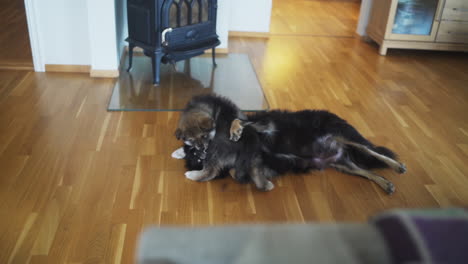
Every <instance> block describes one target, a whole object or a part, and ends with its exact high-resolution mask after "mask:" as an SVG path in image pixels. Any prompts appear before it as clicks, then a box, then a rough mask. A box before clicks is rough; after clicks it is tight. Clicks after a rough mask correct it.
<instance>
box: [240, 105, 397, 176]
mask: <svg viewBox="0 0 468 264" xmlns="http://www.w3.org/2000/svg"><path fill="white" fill-rule="evenodd" d="M248 121H249V122H252V123H254V124H253V126H254V127H256V129H257V130H259V132H262V133H261V139H262V144H263V147H264V150H268V152H269V153H276V154H278V153H282V154H292V155H294V156H296V157H301V158H302V159H313V158H317V157H319V156H323V155H324V154H325V156H327V155H326V154H327V153H328V152H330V151H332V152H334V151H333V150H331V149H330V148H327V147H326V146H324V144H321V143H320V142H318V141H317V140H318V139H319V138H322V137H326V136H327V135H330V136H333V137H342V138H345V139H347V140H349V141H352V142H356V143H358V144H362V145H364V146H367V147H369V148H370V149H372V150H374V151H375V152H377V153H379V154H382V155H384V156H387V157H389V158H392V159H395V158H396V155H395V154H394V153H393V152H392V151H391V150H389V149H388V148H385V147H382V146H375V145H374V144H372V143H371V142H370V141H369V140H367V139H365V138H364V137H363V136H362V135H361V134H360V133H359V132H358V131H357V130H356V129H355V128H354V127H353V126H351V125H350V124H349V123H348V122H346V121H345V120H343V119H341V118H340V117H338V116H337V115H335V114H333V113H330V112H328V111H324V110H303V111H298V112H289V111H279V110H273V111H264V112H257V113H254V114H252V115H249V116H248ZM267 126H271V127H269V128H267V130H268V129H271V130H272V131H265V128H266V127H267ZM325 145H326V144H325ZM324 147H325V148H324ZM333 154H336V153H328V155H333ZM346 154H347V156H348V157H349V158H350V159H351V160H352V161H353V162H355V163H356V164H359V166H360V167H362V168H364V169H375V168H388V166H387V164H385V163H383V162H381V161H380V160H378V159H376V158H374V157H373V156H370V155H366V154H364V153H361V152H359V151H356V150H355V149H353V148H348V149H347V151H346ZM266 158H267V159H268V160H271V162H267V163H268V164H269V165H270V166H272V167H274V169H275V170H276V171H278V172H280V173H284V172H286V171H290V170H293V171H303V170H304V169H323V168H324V167H323V166H319V165H317V164H315V163H312V164H310V166H305V165H304V164H299V163H301V162H303V161H302V160H301V159H296V160H294V159H292V158H290V159H287V158H286V159H280V161H281V160H282V161H283V162H279V160H278V156H277V155H276V156H274V157H270V156H268V155H267V156H266ZM325 158H326V157H324V158H323V159H325ZM295 163H296V165H295ZM325 167H326V166H325Z"/></svg>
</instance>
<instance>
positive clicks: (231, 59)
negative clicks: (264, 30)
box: [108, 53, 268, 111]
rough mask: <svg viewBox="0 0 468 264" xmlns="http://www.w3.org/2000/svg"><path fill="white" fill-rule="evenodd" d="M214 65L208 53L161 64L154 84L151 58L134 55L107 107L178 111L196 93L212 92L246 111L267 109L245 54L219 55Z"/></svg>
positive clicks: (115, 109) (131, 109)
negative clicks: (128, 71) (159, 79)
mask: <svg viewBox="0 0 468 264" xmlns="http://www.w3.org/2000/svg"><path fill="white" fill-rule="evenodd" d="M216 62H217V63H218V66H217V67H213V64H212V62H211V56H198V57H194V58H191V59H189V60H186V61H179V62H177V63H176V65H175V67H173V66H172V65H167V64H165V65H163V67H162V69H161V84H160V85H159V86H157V87H155V86H153V84H152V80H153V76H152V73H151V59H149V58H147V57H144V56H135V57H134V58H133V68H132V70H131V72H130V73H127V72H122V73H121V75H120V77H119V79H118V80H117V82H116V84H115V87H114V90H113V93H112V97H111V100H110V102H109V107H108V110H110V111H178V110H181V109H183V108H184V107H185V105H186V104H187V102H188V101H189V100H190V99H191V98H192V97H193V96H196V95H201V94H210V93H215V94H218V95H222V96H224V97H227V98H229V99H231V100H232V101H233V102H234V103H235V104H236V105H237V106H239V108H241V109H242V110H245V111H259V110H265V109H268V103H267V101H266V99H265V96H264V94H263V91H262V87H261V86H260V83H259V81H258V79H257V75H256V74H255V70H254V68H253V67H252V65H251V63H250V60H249V57H248V56H247V54H235V53H234V54H233V53H230V54H229V55H225V56H223V55H218V56H217V58H216Z"/></svg>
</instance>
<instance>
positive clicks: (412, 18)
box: [388, 0, 442, 40]
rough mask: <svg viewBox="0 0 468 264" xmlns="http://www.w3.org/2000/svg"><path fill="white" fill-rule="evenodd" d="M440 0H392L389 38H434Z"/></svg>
mask: <svg viewBox="0 0 468 264" xmlns="http://www.w3.org/2000/svg"><path fill="white" fill-rule="evenodd" d="M439 2H442V0H394V3H393V4H392V6H393V8H392V9H393V10H394V11H393V12H394V13H393V15H392V16H391V17H392V18H393V21H390V22H391V23H392V24H391V25H392V26H391V27H389V28H388V30H389V31H390V32H388V33H389V35H390V38H391V39H403V40H405V39H408V40H409V39H414V40H429V39H432V38H433V37H434V38H435V31H437V27H438V20H439V18H438V17H437V16H438V13H439V12H438V11H439V9H440V8H441V3H439Z"/></svg>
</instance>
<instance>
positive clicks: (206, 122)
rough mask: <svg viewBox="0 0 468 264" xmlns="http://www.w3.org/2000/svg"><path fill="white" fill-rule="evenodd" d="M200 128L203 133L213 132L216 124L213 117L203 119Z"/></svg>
mask: <svg viewBox="0 0 468 264" xmlns="http://www.w3.org/2000/svg"><path fill="white" fill-rule="evenodd" d="M200 128H201V129H202V130H203V131H211V130H212V129H213V128H214V122H213V119H212V118H211V117H203V118H202V119H200Z"/></svg>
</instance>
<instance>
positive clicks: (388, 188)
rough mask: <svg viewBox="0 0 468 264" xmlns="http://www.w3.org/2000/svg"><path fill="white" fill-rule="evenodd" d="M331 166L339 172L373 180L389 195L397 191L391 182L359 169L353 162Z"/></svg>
mask: <svg viewBox="0 0 468 264" xmlns="http://www.w3.org/2000/svg"><path fill="white" fill-rule="evenodd" d="M330 166H331V167H332V168H334V169H336V170H338V171H341V172H345V173H349V174H353V175H358V176H361V177H364V178H366V179H368V180H371V181H373V182H375V183H377V184H378V185H379V186H380V187H381V188H382V189H383V190H384V191H385V192H387V193H388V194H392V193H393V192H394V191H395V186H394V185H393V183H391V182H390V181H389V180H387V179H385V178H384V177H382V176H379V175H377V174H375V173H373V172H371V171H368V170H364V169H362V168H359V167H358V166H357V165H356V164H354V163H353V162H352V161H344V164H339V163H332V164H331V165H330Z"/></svg>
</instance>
